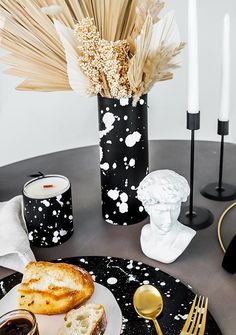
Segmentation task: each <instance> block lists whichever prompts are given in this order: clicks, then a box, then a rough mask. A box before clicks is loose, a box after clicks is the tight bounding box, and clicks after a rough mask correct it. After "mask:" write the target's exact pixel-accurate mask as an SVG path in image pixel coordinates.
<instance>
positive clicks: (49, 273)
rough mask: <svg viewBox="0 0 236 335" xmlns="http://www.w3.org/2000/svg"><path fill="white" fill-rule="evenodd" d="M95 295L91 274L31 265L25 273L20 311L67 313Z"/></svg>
mask: <svg viewBox="0 0 236 335" xmlns="http://www.w3.org/2000/svg"><path fill="white" fill-rule="evenodd" d="M93 292H94V283H93V279H92V277H91V276H90V274H89V273H88V272H87V271H85V270H84V269H81V268H79V267H77V266H74V265H70V264H66V263H50V262H30V263H29V264H28V265H27V266H26V267H25V270H24V276H23V280H22V283H21V285H20V288H19V290H18V293H19V300H18V302H19V308H23V309H28V310H30V311H31V312H33V313H36V314H60V313H66V312H68V311H69V310H71V309H72V308H75V307H77V306H79V305H80V304H81V303H84V302H85V301H87V300H88V299H89V298H90V297H91V295H92V294H93Z"/></svg>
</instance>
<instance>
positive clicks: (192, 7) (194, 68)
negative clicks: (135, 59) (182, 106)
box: [188, 0, 199, 114]
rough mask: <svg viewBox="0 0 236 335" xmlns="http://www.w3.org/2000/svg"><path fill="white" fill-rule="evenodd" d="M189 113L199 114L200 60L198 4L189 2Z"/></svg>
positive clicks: (192, 1)
mask: <svg viewBox="0 0 236 335" xmlns="http://www.w3.org/2000/svg"><path fill="white" fill-rule="evenodd" d="M188 112H189V113H191V114H195V113H198V112H199V60H198V24H197V2H196V0H189V2H188Z"/></svg>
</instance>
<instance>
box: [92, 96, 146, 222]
mask: <svg viewBox="0 0 236 335" xmlns="http://www.w3.org/2000/svg"><path fill="white" fill-rule="evenodd" d="M98 112H99V130H100V132H99V137H100V171H101V193H102V213H103V217H104V219H105V221H107V222H108V223H111V224H114V225H131V224H134V223H138V222H140V221H142V220H144V219H145V218H146V217H147V213H146V212H145V210H144V208H143V206H142V203H141V202H140V201H139V200H138V199H137V187H138V186H139V183H140V182H141V181H142V180H143V178H144V177H145V176H146V175H147V173H148V120H147V95H144V96H142V97H141V98H140V100H139V101H138V102H137V105H136V106H135V107H134V106H133V105H132V99H121V100H118V99H112V98H104V97H101V96H100V95H99V96H98Z"/></svg>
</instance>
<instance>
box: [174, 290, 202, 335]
mask: <svg viewBox="0 0 236 335" xmlns="http://www.w3.org/2000/svg"><path fill="white" fill-rule="evenodd" d="M207 307H208V298H205V297H201V296H200V297H198V296H197V295H196V296H195V298H194V300H193V303H192V306H191V309H190V312H189V315H188V318H187V320H186V321H185V324H184V327H183V329H182V330H181V333H180V335H203V334H204V330H205V326H206V316H207Z"/></svg>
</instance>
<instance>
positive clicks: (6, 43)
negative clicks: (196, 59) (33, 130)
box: [0, 0, 184, 103]
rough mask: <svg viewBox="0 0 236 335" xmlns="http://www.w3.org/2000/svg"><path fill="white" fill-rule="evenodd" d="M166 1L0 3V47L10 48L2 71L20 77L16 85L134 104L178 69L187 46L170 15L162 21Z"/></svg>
mask: <svg viewBox="0 0 236 335" xmlns="http://www.w3.org/2000/svg"><path fill="white" fill-rule="evenodd" d="M163 6H164V2H163V1H162V0H33V1H31V0H30V1H29V0H1V2H0V47H2V48H4V49H6V50H7V51H9V52H10V53H9V54H8V55H6V56H4V57H2V58H1V61H2V62H4V63H6V64H8V65H9V66H10V68H9V69H8V70H7V71H5V72H6V73H8V74H10V75H14V76H19V77H22V78H24V80H23V82H22V83H21V84H20V85H19V86H18V87H17V89H19V90H34V91H57V90H74V91H76V92H78V93H80V94H83V95H95V94H97V93H100V94H101V95H103V96H107V97H114V98H126V97H133V98H134V103H135V102H136V101H137V100H138V99H139V97H140V96H141V95H142V94H144V93H147V92H148V91H149V90H150V89H151V87H152V86H153V85H154V84H155V83H156V82H157V81H163V80H168V79H171V78H172V76H173V73H172V71H173V69H175V68H176V67H178V66H179V62H178V57H177V56H178V55H179V53H180V52H181V50H182V49H183V47H184V44H183V43H182V42H181V41H180V37H179V33H178V28H177V25H176V22H175V19H174V14H173V13H169V14H168V15H166V16H165V17H164V18H162V19H161V18H160V12H161V10H162V8H163ZM86 20H87V21H86ZM86 22H87V23H88V22H90V23H89V24H90V26H87V28H86V24H87V23H86ZM76 27H77V28H76ZM84 29H85V30H84ZM86 29H87V32H86ZM88 29H91V31H92V30H93V31H94V36H93V39H90V37H89V34H88V32H89V31H90V30H88ZM89 43H92V44H89Z"/></svg>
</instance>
